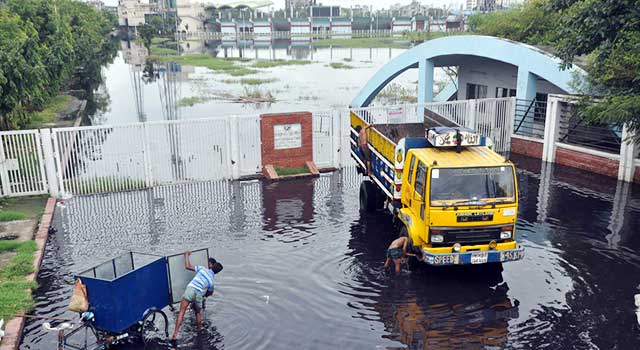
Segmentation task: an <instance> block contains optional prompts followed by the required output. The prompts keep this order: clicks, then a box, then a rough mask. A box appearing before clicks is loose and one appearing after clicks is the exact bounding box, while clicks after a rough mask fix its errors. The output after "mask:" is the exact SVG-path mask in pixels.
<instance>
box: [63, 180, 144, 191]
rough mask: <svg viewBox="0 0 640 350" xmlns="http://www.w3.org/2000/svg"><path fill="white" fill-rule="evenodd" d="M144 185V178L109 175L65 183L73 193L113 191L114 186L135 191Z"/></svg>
mask: <svg viewBox="0 0 640 350" xmlns="http://www.w3.org/2000/svg"><path fill="white" fill-rule="evenodd" d="M146 187H147V186H146V183H145V181H144V180H137V179H131V178H120V177H110V176H104V177H98V178H95V179H88V180H79V179H74V180H70V181H69V182H68V183H65V188H69V189H71V190H72V193H75V194H94V193H107V192H113V190H114V188H115V189H120V190H122V191H135V190H141V189H143V188H146Z"/></svg>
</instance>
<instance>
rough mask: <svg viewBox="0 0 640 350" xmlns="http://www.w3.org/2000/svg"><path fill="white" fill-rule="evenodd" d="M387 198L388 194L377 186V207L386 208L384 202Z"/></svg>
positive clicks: (378, 208)
mask: <svg viewBox="0 0 640 350" xmlns="http://www.w3.org/2000/svg"><path fill="white" fill-rule="evenodd" d="M386 199H387V195H386V194H385V193H384V192H382V190H381V189H379V188H378V187H376V209H377V210H381V209H384V202H385V201H386Z"/></svg>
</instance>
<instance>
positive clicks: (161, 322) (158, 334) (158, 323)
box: [140, 309, 169, 345]
mask: <svg viewBox="0 0 640 350" xmlns="http://www.w3.org/2000/svg"><path fill="white" fill-rule="evenodd" d="M140 336H141V337H142V342H143V343H144V344H145V345H146V344H148V343H151V342H153V341H154V340H156V341H157V340H164V339H167V338H169V321H168V319H167V315H165V313H164V312H162V311H160V310H155V309H151V310H149V311H148V312H147V314H146V316H145V317H144V318H143V319H142V327H141V329H140Z"/></svg>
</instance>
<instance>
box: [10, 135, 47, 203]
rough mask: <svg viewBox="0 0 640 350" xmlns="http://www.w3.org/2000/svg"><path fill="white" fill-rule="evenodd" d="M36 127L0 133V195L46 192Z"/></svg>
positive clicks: (45, 179) (40, 148) (45, 180)
mask: <svg viewBox="0 0 640 350" xmlns="http://www.w3.org/2000/svg"><path fill="white" fill-rule="evenodd" d="M42 159H43V156H42V147H40V135H39V132H38V130H24V131H9V132H2V133H0V183H1V184H2V186H1V188H2V192H1V193H2V195H3V196H15V195H25V196H27V195H36V194H43V193H47V191H48V187H47V177H46V175H45V171H44V164H43V162H42Z"/></svg>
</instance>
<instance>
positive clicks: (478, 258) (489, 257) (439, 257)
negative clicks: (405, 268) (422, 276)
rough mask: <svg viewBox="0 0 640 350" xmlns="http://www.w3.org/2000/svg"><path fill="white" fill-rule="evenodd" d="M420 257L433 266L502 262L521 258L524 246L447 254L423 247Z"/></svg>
mask: <svg viewBox="0 0 640 350" xmlns="http://www.w3.org/2000/svg"><path fill="white" fill-rule="evenodd" d="M422 257H423V261H424V262H425V263H427V264H429V265H434V266H446V265H472V264H473V265H477V264H487V263H502V262H509V261H516V260H521V259H523V258H524V247H523V246H521V245H518V246H517V248H516V249H510V250H479V251H472V252H464V253H447V254H433V253H429V252H428V251H427V250H425V249H423V250H422Z"/></svg>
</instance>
